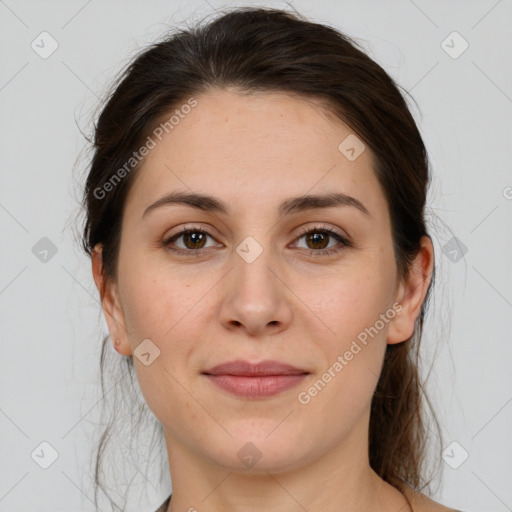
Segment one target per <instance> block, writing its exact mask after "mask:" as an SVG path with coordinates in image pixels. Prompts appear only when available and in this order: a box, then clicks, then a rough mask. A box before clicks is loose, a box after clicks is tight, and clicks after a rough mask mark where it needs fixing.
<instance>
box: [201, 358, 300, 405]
mask: <svg viewBox="0 0 512 512" xmlns="http://www.w3.org/2000/svg"><path fill="white" fill-rule="evenodd" d="M203 375H205V376H206V377H207V378H208V380H209V381H210V382H211V383H213V384H214V385H216V386H217V387H219V388H220V389H222V390H224V391H227V392H229V393H231V394H233V395H236V396H241V397H245V398H267V397H270V396H274V395H277V394H278V393H281V392H283V391H285V390H288V389H290V388H292V387H294V386H296V385H298V384H299V383H300V382H302V381H303V380H304V379H305V378H306V376H308V375H310V372H308V371H307V370H304V369H301V368H297V367H295V366H292V365H289V364H286V363H281V362H279V361H262V362H261V363H258V364H251V363H249V362H247V361H242V360H236V361H229V362H227V363H223V364H220V365H217V366H214V367H213V368H210V369H209V370H207V371H205V372H203Z"/></svg>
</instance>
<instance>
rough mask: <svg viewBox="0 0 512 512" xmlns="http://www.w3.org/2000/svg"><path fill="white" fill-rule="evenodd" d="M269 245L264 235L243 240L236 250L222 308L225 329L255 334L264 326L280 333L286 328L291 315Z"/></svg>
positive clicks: (270, 243)
mask: <svg viewBox="0 0 512 512" xmlns="http://www.w3.org/2000/svg"><path fill="white" fill-rule="evenodd" d="M271 245H272V242H271V237H270V236H267V235H265V233H263V234H261V235H249V236H246V237H245V238H244V239H243V240H242V241H241V242H240V243H239V244H238V246H236V247H235V251H236V255H235V256H236V258H235V260H234V268H233V271H232V272H230V274H231V277H230V282H229V285H228V287H227V288H226V295H225V296H224V297H223V301H222V305H221V321H222V323H223V324H224V326H226V327H228V328H230V329H231V328H233V326H235V325H236V326H243V327H244V328H245V329H246V330H247V331H248V332H249V333H252V334H256V333H263V332H264V331H265V329H266V328H268V327H267V326H272V327H273V329H275V328H276V326H278V327H279V328H278V331H279V330H280V329H283V328H286V327H287V326H288V325H289V323H290V321H291V318H292V312H291V310H290V307H289V304H287V302H286V297H285V292H284V290H282V289H281V287H282V286H283V285H282V282H281V281H282V280H281V279H279V278H278V277H277V276H276V275H275V274H276V270H275V268H274V267H276V265H275V262H276V259H275V258H274V255H273V254H272V250H271ZM275 332H276V331H274V333H275Z"/></svg>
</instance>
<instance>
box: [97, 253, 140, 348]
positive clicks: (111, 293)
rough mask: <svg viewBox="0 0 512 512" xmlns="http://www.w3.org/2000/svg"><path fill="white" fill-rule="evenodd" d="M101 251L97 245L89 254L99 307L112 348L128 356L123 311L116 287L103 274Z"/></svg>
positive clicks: (128, 346)
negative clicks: (98, 296)
mask: <svg viewBox="0 0 512 512" xmlns="http://www.w3.org/2000/svg"><path fill="white" fill-rule="evenodd" d="M102 249H103V248H102V246H101V244H98V245H96V246H95V247H94V249H93V251H92V254H91V263H92V274H93V278H94V282H95V283H96V288H97V289H98V291H99V294H100V299H101V307H102V309H103V314H104V316H105V320H106V322H107V325H108V330H109V334H110V339H111V340H112V343H113V345H114V348H115V349H116V350H117V352H119V353H120V354H122V355H130V354H131V348H130V344H129V341H128V338H127V332H126V328H125V323H124V315H123V311H122V308H121V304H120V303H119V298H118V293H117V285H116V283H115V282H114V281H113V280H112V279H109V278H108V276H106V275H105V273H104V270H103V254H102Z"/></svg>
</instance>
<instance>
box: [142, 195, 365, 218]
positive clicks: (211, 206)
mask: <svg viewBox="0 0 512 512" xmlns="http://www.w3.org/2000/svg"><path fill="white" fill-rule="evenodd" d="M175 204H178V205H185V206H190V207H192V208H197V209H199V210H203V211H207V212H214V213H222V214H225V215H229V214H230V208H229V206H228V205H227V204H226V203H224V202H223V201H222V200H220V199H219V198H216V197H213V196H209V195H205V194H198V193H189V192H171V193H170V194H166V195H165V196H163V197H161V198H160V199H158V200H157V201H155V202H154V203H152V204H151V205H149V206H148V207H147V208H146V209H145V210H144V213H143V214H142V217H145V216H146V215H147V214H148V213H149V212H151V211H154V210H156V209H157V208H161V207H163V206H169V205H175ZM334 206H352V207H354V208H357V209H358V210H359V211H361V212H362V213H364V214H365V215H367V216H369V217H371V215H370V213H369V211H368V210H367V209H366V207H365V206H364V205H363V203H361V201H359V200H358V199H356V198H355V197H352V196H349V195H346V194H343V193H341V192H332V193H328V194H314V195H307V196H301V197H292V198H289V199H286V200H285V201H283V202H282V203H281V204H280V206H279V209H278V215H279V217H280V218H281V217H284V216H285V215H290V214H292V213H297V212H301V211H304V210H313V209H321V208H331V207H334Z"/></svg>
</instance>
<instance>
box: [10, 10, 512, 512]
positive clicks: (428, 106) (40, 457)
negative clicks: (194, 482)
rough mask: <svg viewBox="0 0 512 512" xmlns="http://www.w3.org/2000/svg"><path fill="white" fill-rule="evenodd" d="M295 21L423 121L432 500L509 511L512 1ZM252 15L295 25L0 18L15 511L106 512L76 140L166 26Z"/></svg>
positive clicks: (49, 14) (101, 328)
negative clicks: (364, 58) (349, 51)
mask: <svg viewBox="0 0 512 512" xmlns="http://www.w3.org/2000/svg"><path fill="white" fill-rule="evenodd" d="M291 3H292V4H293V6H294V7H295V8H296V9H297V10H298V11H300V12H301V13H302V14H304V15H306V16H308V17H310V18H311V19H312V20H314V21H319V22H323V23H328V24H330V25H332V26H334V27H336V28H338V29H340V30H342V31H344V32H345V33H346V34H347V35H349V36H352V37H355V38H356V40H358V41H360V42H363V44H364V46H365V48H366V49H367V51H368V53H369V54H370V56H371V57H372V58H374V59H375V60H376V61H377V62H379V64H381V65H382V66H383V67H384V69H385V70H386V71H387V72H388V73H389V74H390V75H391V76H392V77H393V78H395V79H396V80H397V82H398V83H399V84H400V85H402V86H403V87H404V88H405V89H406V90H408V91H409V92H410V93H411V94H412V96H413V97H414V99H415V100H416V102H417V104H418V107H416V105H414V104H413V103H412V102H410V101H409V100H408V102H409V104H410V105H411V110H412V112H413V115H414V117H415V119H416V120H417V122H418V125H419V127H420V130H421V133H422V135H423V137H424V140H425V143H426V145H427V148H428V151H429V155H430V160H431V164H432V170H433V173H434V179H433V183H432V187H431V189H430V192H429V225H430V228H431V231H432V236H433V238H434V243H435V249H436V264H437V271H438V274H437V284H436V288H435V290H434V300H433V302H432V306H433V307H432V309H431V311H430V316H429V321H428V323H427V328H426V334H425V338H424V340H423V348H422V350H423V354H424V357H425V365H426V368H429V369H430V377H429V380H428V386H429V387H428V391H429V393H430V396H431V397H432V401H433V404H434V406H435V408H436V412H437V414H438V417H439V419H440V421H441V426H442V429H443V435H444V438H445V443H444V446H443V448H444V449H445V452H444V456H443V461H442V467H443V472H442V475H440V486H439V489H438V491H437V494H436V495H435V496H434V499H436V500H438V501H440V502H441V503H443V504H445V505H449V506H453V507H454V508H458V509H461V510H464V511H466V512H479V511H483V510H485V511H495V512H505V511H510V510H512V487H511V485H510V483H511V481H512V479H511V476H512V441H511V436H510V434H511V432H512V429H511V425H512V372H511V371H510V367H511V362H512V339H511V334H510V333H511V332H512V329H511V327H512V320H511V319H512V314H511V313H512V276H511V271H510V270H511V261H512V237H511V234H512V166H511V164H512V158H511V157H512V154H511V142H512V122H511V121H512V66H511V60H510V55H511V53H512V38H510V33H511V30H512V2H511V1H510V0H500V1H496V0H481V1H458V2H455V1H445V2H441V1H430V2H427V1H424V0H415V1H412V0H394V1H388V2H379V1H376V0H375V1H366V2H360V1H355V0H350V1H348V0H347V1H334V0H331V1H329V0H315V1H314V2H312V1H306V0H301V1H298V0H296V1H293V2H291ZM245 5H266V6H273V7H281V8H286V4H285V3H284V2H277V1H276V2H238V3H229V2H216V1H214V0H210V2H209V3H207V2H205V1H197V0H186V1H182V0H166V1H164V0H161V1H156V0H155V1H152V2H143V1H126V0H123V1H121V0H116V1H113V0H108V1H99V0H89V1H87V0H80V1H74V0H73V1H70V0H68V1H35V0H34V1H28V0H5V1H0V52H1V66H0V120H1V124H0V130H1V131H0V169H1V187H0V226H1V230H2V231H1V240H2V251H1V262H0V269H1V273H0V311H1V322H0V328H1V359H0V365H1V373H0V450H1V452H0V461H1V462H0V511H6V512H17V511H26V510H34V511H46V510H52V511H53V512H58V511H69V510H83V511H92V510H94V508H93V505H92V502H91V497H92V494H91V489H92V487H91V481H90V479H91V469H90V468H88V467H87V462H88V461H89V459H90V457H91V453H92V448H93V447H92V445H91V434H92V433H93V430H94V425H95V423H94V422H95V418H96V415H97V414H98V409H99V405H100V400H101V397H100V394H99V388H98V359H99V352H98V349H99V346H100V337H101V335H102V334H104V333H106V324H105V322H104V320H103V319H102V317H101V315H100V307H99V304H98V301H97V294H96V289H95V287H94V283H93V280H92V275H91V271H90V261H89V259H88V258H87V257H86V256H85V255H84V254H83V253H82V252H81V251H80V248H79V246H78V245H77V243H76V240H75V238H74V234H73V232H72V225H73V218H74V216H75V215H76V212H77V208H78V204H77V198H78V197H79V196H80V179H81V178H82V176H83V172H84V159H83V151H84V147H85V144H86V142H85V139H84V137H83V136H82V134H81V133H80V129H79V127H80V128H81V129H83V130H85V131H86V132H87V133H90V129H91V124H90V123H91V120H92V118H93V114H94V111H95V109H97V108H98V106H99V99H100V98H102V97H103V95H104V94H105V92H106V90H107V87H108V86H109V84H110V83H111V81H112V79H113V78H114V76H115V74H116V73H117V72H118V71H119V70H120V69H121V68H122V67H123V66H124V65H125V64H126V63H127V61H128V60H129V59H130V58H131V57H132V56H133V55H135V53H136V52H137V51H139V50H140V49H141V48H142V47H144V46H145V45H147V44H148V43H150V42H152V41H153V40H154V39H156V38H159V37H161V36H162V35H163V33H164V31H165V27H166V25H174V24H183V23H184V22H187V21H188V22H193V21H194V20H195V19H198V18H202V17H203V16H205V15H207V14H208V13H214V11H215V8H223V7H231V6H245ZM42 32H47V34H43V35H41V33H42ZM41 38H44V41H45V42H44V43H41ZM52 45H53V46H52ZM57 45H58V46H57ZM43 47H44V48H43ZM53 47H56V49H55V51H53V53H51V55H46V54H45V52H50V51H52V50H53ZM81 155H82V156H81ZM42 443H43V444H42ZM55 457H56V458H55ZM45 465H48V467H47V468H44V466H45ZM141 478H142V477H141ZM170 485H171V482H170V480H168V481H164V482H163V483H161V484H159V485H156V486H155V485H153V486H152V489H150V492H151V496H152V498H151V500H149V501H150V502H148V500H146V501H145V502H143V503H141V504H137V503H136V502H130V507H132V508H130V510H139V511H141V510H148V511H152V510H155V508H156V506H157V505H159V504H160V502H161V501H162V500H163V498H164V497H165V496H167V495H168V493H169V491H170ZM105 510H107V508H105ZM108 510H109V509H108Z"/></svg>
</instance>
